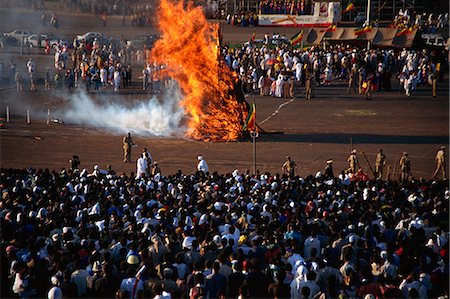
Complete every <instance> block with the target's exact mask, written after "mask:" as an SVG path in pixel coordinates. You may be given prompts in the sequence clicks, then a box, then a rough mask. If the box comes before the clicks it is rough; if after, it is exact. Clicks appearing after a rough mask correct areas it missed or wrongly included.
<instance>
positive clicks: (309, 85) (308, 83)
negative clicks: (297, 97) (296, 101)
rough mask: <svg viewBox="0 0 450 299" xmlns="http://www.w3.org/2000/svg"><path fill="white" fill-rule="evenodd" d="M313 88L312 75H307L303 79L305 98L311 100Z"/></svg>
mask: <svg viewBox="0 0 450 299" xmlns="http://www.w3.org/2000/svg"><path fill="white" fill-rule="evenodd" d="M313 88H314V77H313V76H308V78H306V81H305V99H307V100H311V97H312V96H313Z"/></svg>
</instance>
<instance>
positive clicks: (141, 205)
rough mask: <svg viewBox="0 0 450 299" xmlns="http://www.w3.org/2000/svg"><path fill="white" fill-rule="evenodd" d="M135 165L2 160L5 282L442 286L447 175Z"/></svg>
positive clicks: (149, 286)
mask: <svg viewBox="0 0 450 299" xmlns="http://www.w3.org/2000/svg"><path fill="white" fill-rule="evenodd" d="M126 138H129V140H128V139H127V140H125V139H124V144H125V143H129V144H132V141H131V137H130V136H128V137H126ZM124 151H125V148H124ZM124 154H125V155H126V156H125V158H127V155H128V154H126V153H125V152H124ZM353 154H354V153H353V152H352V153H351V155H353ZM381 154H382V153H381ZM130 155H131V152H130ZM443 155H445V148H444V153H443ZM144 158H145V159H150V160H151V159H152V158H151V155H150V156H149V154H148V151H145V153H144V152H143V153H142V155H141V158H140V159H144ZM377 159H378V157H377ZM349 163H350V167H352V165H353V164H354V163H356V162H355V160H352V159H351V158H349ZM352 163H353V164H352ZM380 163H381V162H380ZM137 165H138V172H139V173H130V174H124V173H116V172H115V171H114V170H113V169H112V168H111V167H110V166H108V167H107V168H106V169H104V170H103V169H101V168H100V167H99V166H98V165H95V166H94V168H93V171H92V172H90V171H88V170H87V169H78V168H79V166H80V159H79V157H78V156H74V157H73V159H71V160H70V167H69V168H68V169H62V170H61V171H59V172H58V171H51V170H49V169H32V168H30V169H1V171H0V187H1V194H2V200H1V202H0V204H1V205H0V221H1V243H0V250H1V258H2V263H1V277H2V284H1V288H2V296H3V297H13V296H17V297H20V298H42V297H47V298H75V297H81V298H89V297H90V298H93V297H99V298H114V297H115V298H131V299H135V298H158V299H161V298H166V299H168V298H293V299H296V298H427V297H431V298H432V297H434V298H435V297H439V296H448V292H449V285H448V276H449V260H448V257H449V253H448V244H449V243H448V237H449V234H448V217H449V211H448V206H449V197H450V192H449V190H448V182H447V181H445V180H437V179H432V180H429V181H427V180H425V179H423V178H417V179H416V178H412V177H410V176H409V177H406V178H403V181H392V180H383V179H382V178H380V177H379V178H378V179H376V180H375V179H369V177H368V176H367V175H365V176H360V175H354V176H351V173H352V171H349V170H345V171H342V172H340V173H339V174H338V175H337V176H335V174H334V172H333V168H332V161H331V160H330V161H327V165H326V167H325V170H324V171H323V172H321V171H319V172H317V173H316V174H315V175H310V176H306V177H299V176H298V175H296V174H295V171H296V169H297V165H296V164H295V162H293V161H292V160H291V159H290V158H289V157H288V159H287V161H286V162H285V163H284V164H283V167H282V170H283V174H271V173H267V172H261V173H259V172H258V173H257V174H255V175H251V174H250V173H249V172H248V171H245V172H244V173H240V172H239V171H238V170H237V169H236V170H234V171H233V172H232V173H227V174H219V173H216V172H210V170H209V168H208V164H207V163H206V161H205V159H204V157H202V156H199V157H198V165H197V169H196V172H195V173H192V174H184V173H182V172H181V171H179V172H177V173H175V174H172V175H169V174H164V173H163V172H161V169H160V168H159V167H157V166H156V167H153V168H152V171H150V172H148V171H142V169H141V170H139V165H140V164H139V161H138V164H137ZM152 165H155V164H152ZM353 166H354V165H353ZM444 167H445V165H444ZM444 175H445V174H444Z"/></svg>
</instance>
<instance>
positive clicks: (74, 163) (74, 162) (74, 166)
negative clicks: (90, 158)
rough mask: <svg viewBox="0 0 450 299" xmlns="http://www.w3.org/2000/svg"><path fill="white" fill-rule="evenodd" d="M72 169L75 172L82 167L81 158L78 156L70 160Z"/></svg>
mask: <svg viewBox="0 0 450 299" xmlns="http://www.w3.org/2000/svg"><path fill="white" fill-rule="evenodd" d="M69 163H70V169H72V170H75V169H78V165H80V163H81V162H80V158H78V156H77V155H73V156H72V159H70V160H69Z"/></svg>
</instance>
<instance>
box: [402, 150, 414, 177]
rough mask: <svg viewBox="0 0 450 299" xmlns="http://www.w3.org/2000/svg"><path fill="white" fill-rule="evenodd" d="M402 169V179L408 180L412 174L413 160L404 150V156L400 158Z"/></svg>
mask: <svg viewBox="0 0 450 299" xmlns="http://www.w3.org/2000/svg"><path fill="white" fill-rule="evenodd" d="M400 169H401V171H402V174H401V180H402V181H407V180H408V179H409V177H410V176H411V160H410V159H409V157H408V153H407V152H403V157H401V159H400Z"/></svg>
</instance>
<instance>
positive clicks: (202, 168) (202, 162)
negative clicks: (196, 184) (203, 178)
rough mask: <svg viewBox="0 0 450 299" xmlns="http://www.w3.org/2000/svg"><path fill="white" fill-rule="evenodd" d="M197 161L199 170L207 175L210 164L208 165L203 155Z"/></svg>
mask: <svg viewBox="0 0 450 299" xmlns="http://www.w3.org/2000/svg"><path fill="white" fill-rule="evenodd" d="M197 160H198V164H197V170H198V171H201V172H203V173H204V174H206V175H207V174H208V173H209V167H208V163H206V160H205V159H204V158H203V156H201V155H200V156H198V157H197Z"/></svg>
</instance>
